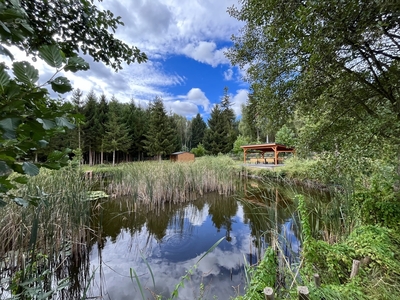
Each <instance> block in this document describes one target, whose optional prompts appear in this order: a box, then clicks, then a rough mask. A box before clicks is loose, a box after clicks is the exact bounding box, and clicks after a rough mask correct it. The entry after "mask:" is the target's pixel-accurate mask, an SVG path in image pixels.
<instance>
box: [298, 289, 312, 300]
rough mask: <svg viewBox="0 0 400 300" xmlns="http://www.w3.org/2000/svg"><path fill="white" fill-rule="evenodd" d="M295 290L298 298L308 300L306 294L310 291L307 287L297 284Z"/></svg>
mask: <svg viewBox="0 0 400 300" xmlns="http://www.w3.org/2000/svg"><path fill="white" fill-rule="evenodd" d="M297 292H298V293H299V300H308V299H309V298H308V295H309V294H310V292H309V291H308V287H306V286H298V287H297Z"/></svg>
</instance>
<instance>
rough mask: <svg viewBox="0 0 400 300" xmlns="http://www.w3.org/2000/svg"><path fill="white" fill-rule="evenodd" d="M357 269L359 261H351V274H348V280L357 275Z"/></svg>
mask: <svg viewBox="0 0 400 300" xmlns="http://www.w3.org/2000/svg"><path fill="white" fill-rule="evenodd" d="M358 269H360V261H359V260H356V259H353V265H352V267H351V274H350V278H353V277H355V276H356V275H357V273H358Z"/></svg>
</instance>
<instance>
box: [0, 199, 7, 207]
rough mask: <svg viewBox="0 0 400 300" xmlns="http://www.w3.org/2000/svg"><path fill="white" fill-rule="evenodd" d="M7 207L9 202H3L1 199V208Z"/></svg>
mask: <svg viewBox="0 0 400 300" xmlns="http://www.w3.org/2000/svg"><path fill="white" fill-rule="evenodd" d="M6 205H7V202H5V201H3V199H2V198H0V207H4V206H6Z"/></svg>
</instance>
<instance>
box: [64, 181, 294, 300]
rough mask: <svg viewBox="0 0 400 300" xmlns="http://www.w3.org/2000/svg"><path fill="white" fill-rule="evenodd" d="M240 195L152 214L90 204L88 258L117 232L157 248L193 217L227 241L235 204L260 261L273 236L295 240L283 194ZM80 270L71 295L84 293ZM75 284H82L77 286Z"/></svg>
mask: <svg viewBox="0 0 400 300" xmlns="http://www.w3.org/2000/svg"><path fill="white" fill-rule="evenodd" d="M245 192H246V193H244V194H243V195H241V196H240V197H234V198H229V197H226V196H223V195H219V194H217V193H211V194H207V195H204V196H203V197H201V198H199V199H197V200H196V201H194V202H191V203H184V204H180V205H178V204H173V203H166V204H164V205H163V206H162V207H156V208H154V207H150V206H146V205H137V206H136V205H135V203H134V202H133V201H132V199H128V198H125V199H113V200H107V201H104V202H97V203H94V205H93V214H92V219H91V232H92V234H91V236H90V237H89V242H88V248H87V249H88V253H89V252H90V250H91V249H92V247H93V246H95V247H96V248H97V250H98V252H99V253H98V255H99V257H101V255H102V251H103V248H104V247H105V244H106V242H107V241H111V242H112V243H114V242H116V241H117V239H118V236H119V235H120V234H121V232H125V233H128V234H130V235H132V237H133V236H134V235H135V234H137V233H140V232H142V231H144V230H145V232H146V234H148V239H147V241H149V240H151V239H152V238H155V239H156V240H157V241H159V242H162V241H163V239H164V238H165V237H166V236H167V235H168V232H171V230H172V231H173V232H174V233H179V232H181V233H184V232H186V233H187V232H191V228H193V225H192V223H193V224H195V222H193V220H194V219H196V217H193V216H196V215H197V218H198V219H201V218H202V217H204V216H206V215H208V218H210V220H211V222H212V223H213V225H214V226H215V228H216V229H217V231H221V230H224V231H226V232H225V234H226V238H227V241H230V240H231V239H232V238H231V232H232V228H233V225H234V222H235V218H236V216H237V213H238V209H239V203H238V201H237V200H238V199H240V200H241V201H240V202H241V204H242V207H243V219H244V223H246V224H248V225H249V229H250V231H251V236H252V245H253V246H252V245H250V247H254V248H257V249H258V250H259V253H258V257H261V252H262V249H263V248H264V247H266V246H269V245H271V243H272V242H273V235H272V232H273V231H275V232H281V234H282V236H284V235H285V234H286V232H287V231H288V228H290V229H291V234H292V233H293V234H294V237H295V238H296V239H297V237H298V236H299V235H298V230H297V228H296V226H295V222H294V223H290V224H288V223H287V221H288V220H291V218H293V209H292V206H291V204H292V203H291V201H289V200H288V197H286V196H285V192H281V191H278V192H277V190H276V189H275V188H269V187H264V186H258V187H256V186H255V187H251V186H246V189H245ZM189 208H190V209H189ZM207 209H208V211H206V210H207ZM191 218H192V219H193V220H192V219H191ZM203 221H204V220H203ZM293 224H294V225H293ZM191 226H192V227H191ZM168 230H170V231H168ZM132 241H133V240H132ZM250 252H251V251H250ZM99 265H101V262H100V263H99ZM72 267H73V266H72ZM80 267H81V268H82V269H81V270H79V268H75V269H74V267H73V268H72V269H73V270H75V271H73V272H74V273H71V275H73V276H71V277H75V278H74V279H73V282H74V284H73V285H74V286H75V287H76V290H78V289H79V288H85V286H84V284H85V280H83V278H82V277H81V276H82V274H86V276H87V275H88V272H89V271H88V270H89V260H86V261H85V262H82V264H81V266H80ZM90 275H91V274H89V276H90ZM86 278H87V277H86ZM79 282H81V283H82V284H80V285H79ZM75 295H77V293H75Z"/></svg>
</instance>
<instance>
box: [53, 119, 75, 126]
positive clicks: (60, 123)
mask: <svg viewBox="0 0 400 300" xmlns="http://www.w3.org/2000/svg"><path fill="white" fill-rule="evenodd" d="M56 123H57V126H61V127H67V128H68V129H74V128H75V125H74V124H72V123H71V122H69V121H68V119H67V118H64V117H56Z"/></svg>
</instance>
